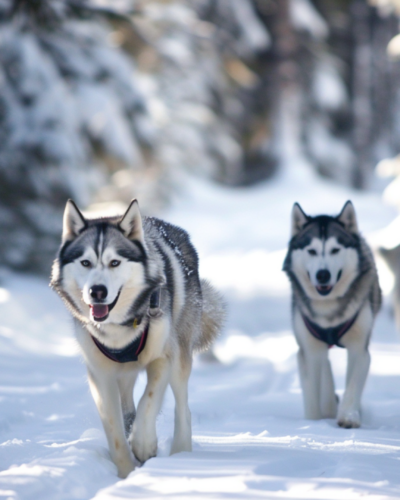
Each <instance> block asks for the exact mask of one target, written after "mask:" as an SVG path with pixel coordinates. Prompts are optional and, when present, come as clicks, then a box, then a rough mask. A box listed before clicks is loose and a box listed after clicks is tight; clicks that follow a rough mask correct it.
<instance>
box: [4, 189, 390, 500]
mask: <svg viewBox="0 0 400 500" xmlns="http://www.w3.org/2000/svg"><path fill="white" fill-rule="evenodd" d="M298 193H301V195H300V196H298ZM348 198H351V199H352V200H353V201H354V205H355V208H356V211H357V214H358V216H359V225H360V227H361V229H362V232H363V234H365V235H367V236H368V237H369V239H370V240H371V241H372V242H373V241H374V239H375V240H378V241H381V238H382V237H383V236H382V234H381V235H379V234H378V233H377V232H376V231H377V230H378V229H380V228H383V227H385V226H386V225H387V224H388V223H389V222H390V221H391V220H392V219H393V218H394V216H395V214H394V213H393V211H392V210H391V209H390V208H388V207H385V206H384V205H383V204H382V202H381V201H380V197H379V196H378V195H377V194H368V193H367V194H360V193H357V194H355V193H352V192H351V191H348V190H344V189H339V188H333V187H332V186H330V185H329V184H325V183H323V182H321V181H317V180H314V179H311V180H310V179H308V180H305V181H304V183H303V184H302V185H300V186H299V183H298V180H297V181H296V183H294V182H293V184H292V183H291V182H289V181H288V180H276V181H273V182H270V183H268V184H264V185H260V186H257V187H255V188H248V189H237V190H231V189H225V188H217V187H215V186H212V185H210V184H202V183H201V182H199V181H197V182H195V183H189V186H188V194H187V195H185V196H181V197H180V198H179V199H178V200H177V201H176V203H175V205H174V208H173V209H172V210H170V211H168V212H166V213H165V214H163V215H162V216H163V217H164V218H166V219H167V220H169V221H171V222H173V223H177V224H179V225H181V226H182V227H184V228H185V229H187V230H188V231H189V233H190V234H191V235H192V240H193V242H194V244H195V246H196V247H197V248H198V250H199V253H200V262H201V271H202V275H203V276H204V277H206V278H209V279H210V280H212V282H213V283H214V284H215V285H216V286H217V287H219V288H220V290H221V291H222V292H223V293H224V294H225V297H226V299H227V301H228V305H229V318H228V321H227V324H226V327H225V330H224V333H223V335H222V336H221V338H220V339H219V340H218V342H217V344H216V346H215V349H214V353H215V357H216V358H217V360H214V361H213V360H212V359H210V358H211V357H209V358H207V357H205V358H203V357H198V358H196V360H195V363H194V370H193V373H192V377H191V380H190V393H189V399H190V407H191V410H192V422H193V452H192V453H182V454H178V455H175V456H172V457H169V456H168V453H169V447H170V445H171V440H172V434H173V411H174V408H173V397H172V394H171V391H170V390H168V392H167V395H166V398H165V403H164V406H163V409H162V412H161V414H160V415H159V418H158V434H159V450H158V456H157V457H156V458H153V459H151V460H149V461H148V462H147V463H146V464H144V465H143V467H141V468H139V469H137V470H136V471H134V472H133V473H132V474H131V475H130V476H129V477H128V478H127V479H126V480H124V481H121V480H119V479H118V477H117V476H116V468H115V466H114V464H113V463H112V462H111V461H110V457H109V453H108V450H107V444H106V440H105V436H104V433H103V429H102V426H101V422H100V419H99V417H98V415H97V410H96V409H95V405H94V403H93V401H92V398H91V395H90V393H89V389H88V385H87V382H86V371H85V366H84V363H83V361H82V359H81V357H80V356H79V354H78V350H77V347H76V344H75V341H74V339H73V332H72V321H71V319H70V317H69V315H68V313H67V311H66V310H65V308H64V306H63V305H62V304H61V301H60V300H59V299H58V297H57V296H56V295H55V294H54V293H53V292H52V291H51V290H49V289H48V287H47V283H46V282H44V281H43V280H40V279H37V278H31V277H26V276H20V275H15V274H12V273H9V272H7V271H4V272H2V273H1V275H0V280H1V281H0V318H1V319H0V363H1V367H2V369H1V370H0V466H1V467H0V469H1V471H0V499H12V500H15V499H17V500H38V499H40V500H46V499H49V500H64V499H65V500H72V499H82V500H83V499H85V500H86V499H92V498H96V500H99V499H101V500H105V499H121V498H135V499H140V498H151V499H155V498H161V497H162V498H179V499H184V498H191V499H193V498H204V497H206V496H207V498H210V499H227V498H235V499H243V500H244V499H249V498H271V499H272V498H290V499H324V500H325V499H332V500H337V499H338V498H344V499H353V498H359V497H363V498H364V497H367V498H371V499H378V498H379V499H383V498H391V499H395V498H399V497H400V474H399V470H400V343H399V334H398V333H397V332H396V331H395V327H394V323H393V318H392V316H391V313H390V307H389V301H388V300H387V299H386V301H385V305H384V308H383V310H382V312H381V314H380V315H379V316H378V320H377V323H376V327H375V329H374V334H373V341H372V346H371V352H372V364H371V371H370V376H369V379H368V381H367V386H366V389H365V393H364V398H363V426H362V428H360V429H350V430H345V429H341V428H338V427H337V426H336V424H335V422H334V421H333V420H321V421H307V420H304V418H303V408H302V399H301V392H300V386H299V380H298V375H297V366H296V350H297V346H296V343H295V340H294V338H293V335H292V333H291V326H290V293H289V285H288V283H287V279H286V277H285V275H284V274H283V273H282V272H281V270H280V269H281V266H282V261H283V257H284V254H285V246H286V243H287V240H288V237H289V217H290V210H291V206H292V204H293V202H294V201H299V202H300V203H301V204H302V206H303V208H304V209H305V211H306V212H307V213H310V214H316V213H320V212H326V213H330V214H335V213H338V212H339V211H340V209H341V207H342V205H343V203H344V202H345V201H346V200H347V199H348ZM381 276H382V277H383V278H385V279H383V281H382V283H383V285H384V286H385V287H386V288H387V285H386V281H387V276H386V275H385V274H384V271H383V269H381ZM330 356H331V359H332V362H333V366H334V373H335V380H336V386H337V388H338V393H339V394H341V393H342V392H343V386H344V376H345V365H346V353H345V351H344V350H343V349H339V348H334V349H331V351H330ZM144 384H145V375H142V376H141V377H140V378H139V381H138V386H137V387H136V388H135V399H136V401H137V400H138V398H139V397H140V394H141V392H142V391H143V388H144Z"/></svg>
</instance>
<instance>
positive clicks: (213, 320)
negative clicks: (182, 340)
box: [195, 280, 226, 351]
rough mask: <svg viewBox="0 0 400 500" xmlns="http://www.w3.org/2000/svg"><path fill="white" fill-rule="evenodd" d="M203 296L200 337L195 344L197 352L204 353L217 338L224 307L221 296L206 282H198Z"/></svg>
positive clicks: (223, 318)
mask: <svg viewBox="0 0 400 500" xmlns="http://www.w3.org/2000/svg"><path fill="white" fill-rule="evenodd" d="M200 284H201V291H202V294H203V311H202V317H201V337H200V338H199V339H198V342H197V343H196V346H195V349H196V350H197V351H204V350H206V349H208V348H209V347H210V345H211V344H212V343H213V342H214V340H215V339H216V338H217V336H218V334H219V332H220V331H221V328H222V325H223V323H224V320H225V315H226V305H225V302H224V300H223V298H222V296H221V294H220V293H219V292H218V291H217V290H215V288H213V287H212V286H211V284H210V283H209V282H208V281H207V280H200Z"/></svg>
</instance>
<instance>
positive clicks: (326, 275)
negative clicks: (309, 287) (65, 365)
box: [317, 269, 331, 285]
mask: <svg viewBox="0 0 400 500" xmlns="http://www.w3.org/2000/svg"><path fill="white" fill-rule="evenodd" d="M330 279H331V273H330V272H329V271H328V269H320V270H319V271H318V272H317V281H318V283H319V284H320V285H326V284H327V283H328V281H329V280H330Z"/></svg>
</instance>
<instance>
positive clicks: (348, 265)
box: [284, 201, 360, 299]
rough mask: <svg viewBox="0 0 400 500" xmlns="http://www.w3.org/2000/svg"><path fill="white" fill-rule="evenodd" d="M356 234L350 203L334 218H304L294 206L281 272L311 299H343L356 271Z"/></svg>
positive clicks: (298, 206)
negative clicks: (287, 246) (289, 236)
mask: <svg viewBox="0 0 400 500" xmlns="http://www.w3.org/2000/svg"><path fill="white" fill-rule="evenodd" d="M359 243H360V238H359V232H358V226H357V219H356V214H355V211H354V207H353V204H352V203H351V201H347V202H346V203H345V205H344V207H343V209H342V211H341V212H340V214H339V215H338V216H337V217H331V216H328V215H319V216H317V217H310V216H309V215H306V214H305V213H304V211H303V210H302V208H301V207H300V205H299V204H298V203H295V204H294V206H293V210H292V239H291V241H290V244H289V251H288V254H287V256H286V259H285V263H284V271H286V272H287V274H288V275H289V278H290V279H291V280H297V282H298V283H299V284H300V285H301V287H302V288H303V290H304V291H305V293H306V295H307V296H308V297H309V298H311V299H323V298H329V299H332V298H338V297H341V296H343V295H344V294H345V293H346V291H347V290H348V288H349V286H350V285H351V283H352V282H353V281H354V279H355V278H356V276H357V274H358V270H359V252H358V249H359Z"/></svg>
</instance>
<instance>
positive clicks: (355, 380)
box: [283, 201, 381, 428]
mask: <svg viewBox="0 0 400 500" xmlns="http://www.w3.org/2000/svg"><path fill="white" fill-rule="evenodd" d="M291 236H292V237H291V240H290V243H289V249H288V253H287V255H286V259H285V262H284V266H283V270H284V271H285V272H286V273H287V275H288V277H289V280H290V282H291V286H292V321H293V329H294V333H295V336H296V340H297V343H298V345H299V352H298V366H299V373H300V380H301V386H302V391H303V400H304V407H305V416H306V418H309V419H320V418H337V422H338V424H339V425H340V426H341V427H346V428H351V427H359V426H360V423H361V415H360V405H361V395H362V391H363V388H364V385H365V381H366V378H367V375H368V370H369V365H370V355H369V352H368V344H369V339H370V336H371V332H372V326H373V322H374V318H375V316H376V314H377V312H378V310H379V308H380V305H381V291H380V288H379V282H378V275H377V272H376V268H375V262H374V259H373V256H372V253H371V250H370V248H369V247H368V245H367V243H366V242H365V240H364V239H363V238H362V237H361V235H360V233H359V231H358V226H357V220H356V214H355V211H354V207H353V205H352V203H351V202H350V201H348V202H347V203H346V204H345V205H344V207H343V209H342V211H341V212H340V214H339V215H338V216H337V217H331V216H328V215H319V216H317V217H311V216H309V215H306V214H305V213H304V212H303V210H302V209H301V207H300V205H299V204H298V203H295V204H294V206H293V210H292V234H291ZM332 345H338V346H339V347H345V348H346V349H347V360H348V361H347V375H346V389H345V392H344V395H343V399H342V401H341V402H340V404H338V400H337V397H336V395H335V390H334V382H333V376H332V370H331V365H330V363H329V359H328V348H329V347H330V346H332Z"/></svg>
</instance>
